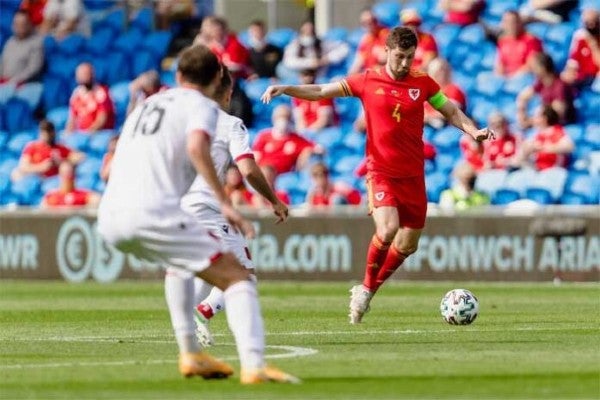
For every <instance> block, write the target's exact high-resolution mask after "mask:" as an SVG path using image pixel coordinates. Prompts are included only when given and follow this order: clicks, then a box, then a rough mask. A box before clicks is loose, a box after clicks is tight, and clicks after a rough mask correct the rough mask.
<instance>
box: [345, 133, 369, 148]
mask: <svg viewBox="0 0 600 400" xmlns="http://www.w3.org/2000/svg"><path fill="white" fill-rule="evenodd" d="M342 143H343V144H344V146H346V147H348V148H350V149H352V150H354V152H356V153H357V154H363V153H364V151H365V145H366V143H367V137H366V135H365V134H364V133H360V132H356V131H354V130H353V131H350V132H348V133H346V134H344V136H343V139H342Z"/></svg>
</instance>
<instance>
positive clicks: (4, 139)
mask: <svg viewBox="0 0 600 400" xmlns="http://www.w3.org/2000/svg"><path fill="white" fill-rule="evenodd" d="M9 138H10V133H8V132H6V131H0V152H2V150H3V149H4V147H5V146H6V144H7V143H8V139H9Z"/></svg>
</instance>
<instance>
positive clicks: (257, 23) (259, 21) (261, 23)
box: [250, 19, 265, 29]
mask: <svg viewBox="0 0 600 400" xmlns="http://www.w3.org/2000/svg"><path fill="white" fill-rule="evenodd" d="M250 26H260V27H261V28H263V29H265V21H263V20H262V19H255V20H252V22H250Z"/></svg>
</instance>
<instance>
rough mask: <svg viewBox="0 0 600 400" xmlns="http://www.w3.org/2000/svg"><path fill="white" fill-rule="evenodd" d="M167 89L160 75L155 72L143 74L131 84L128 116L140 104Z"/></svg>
mask: <svg viewBox="0 0 600 400" xmlns="http://www.w3.org/2000/svg"><path fill="white" fill-rule="evenodd" d="M166 89H167V87H166V86H165V85H163V84H161V83H160V75H158V72H157V71H155V70H150V71H146V72H143V73H141V74H140V75H139V76H138V77H137V78H135V79H134V80H132V81H131V83H130V84H129V104H127V115H129V113H130V112H132V111H133V109H134V108H135V107H136V106H137V105H138V104H140V103H143V102H144V100H146V99H147V98H148V97H150V96H152V95H153V94H155V93H158V92H161V91H163V90H166Z"/></svg>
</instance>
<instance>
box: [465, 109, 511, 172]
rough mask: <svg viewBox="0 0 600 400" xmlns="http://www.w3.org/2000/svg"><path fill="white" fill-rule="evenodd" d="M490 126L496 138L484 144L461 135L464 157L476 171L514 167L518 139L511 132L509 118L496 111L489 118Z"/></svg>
mask: <svg viewBox="0 0 600 400" xmlns="http://www.w3.org/2000/svg"><path fill="white" fill-rule="evenodd" d="M488 126H489V127H490V128H491V129H492V130H493V131H494V133H495V134H496V139H495V140H491V141H489V142H486V143H485V144H484V145H483V146H481V145H480V144H479V143H477V142H475V141H474V140H471V139H470V138H468V137H466V136H463V137H461V139H460V149H461V151H462V154H463V159H464V160H465V162H466V163H467V164H468V165H469V166H470V167H471V168H472V169H473V170H475V171H481V170H484V169H510V168H512V167H513V162H514V158H515V154H516V152H517V147H518V140H517V137H516V136H515V135H513V134H512V133H511V132H510V126H509V123H508V120H507V119H506V117H505V116H504V115H503V114H502V113H500V112H494V113H492V114H491V115H490V116H489V118H488Z"/></svg>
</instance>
